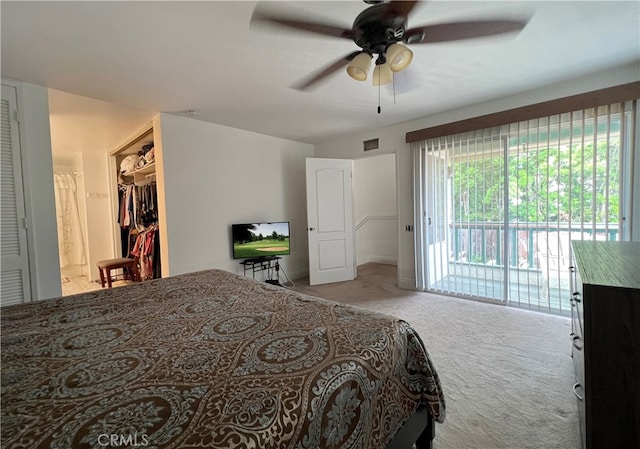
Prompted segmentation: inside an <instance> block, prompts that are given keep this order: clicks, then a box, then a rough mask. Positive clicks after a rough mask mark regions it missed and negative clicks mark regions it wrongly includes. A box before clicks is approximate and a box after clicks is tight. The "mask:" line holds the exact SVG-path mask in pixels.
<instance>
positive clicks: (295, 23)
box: [251, 10, 354, 39]
mask: <svg viewBox="0 0 640 449" xmlns="http://www.w3.org/2000/svg"><path fill="white" fill-rule="evenodd" d="M251 25H252V26H253V25H276V26H280V27H284V28H290V29H293V30H298V31H306V32H309V33H313V34H321V35H323V36H332V37H339V38H346V39H353V35H354V34H353V31H352V30H348V29H346V28H342V27H341V26H339V25H333V24H329V23H320V22H307V21H304V20H298V19H296V18H293V17H284V16H271V15H269V14H263V13H261V12H259V11H257V10H256V11H254V12H253V15H252V16H251Z"/></svg>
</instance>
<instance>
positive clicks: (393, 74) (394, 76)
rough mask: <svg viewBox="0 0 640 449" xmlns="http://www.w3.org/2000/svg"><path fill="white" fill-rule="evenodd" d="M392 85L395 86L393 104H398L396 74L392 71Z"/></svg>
mask: <svg viewBox="0 0 640 449" xmlns="http://www.w3.org/2000/svg"><path fill="white" fill-rule="evenodd" d="M391 83H392V84H391V87H393V104H396V75H395V73H393V72H392V73H391Z"/></svg>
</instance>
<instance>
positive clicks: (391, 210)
mask: <svg viewBox="0 0 640 449" xmlns="http://www.w3.org/2000/svg"><path fill="white" fill-rule="evenodd" d="M353 166H354V168H353V173H354V175H353V199H354V208H353V215H354V224H355V229H356V230H355V239H356V263H357V265H362V264H364V263H368V262H377V263H388V264H392V265H395V264H396V263H397V260H398V226H397V223H398V220H397V199H396V162H395V155H394V154H383V155H379V156H373V157H365V158H363V159H357V160H355V161H354V163H353Z"/></svg>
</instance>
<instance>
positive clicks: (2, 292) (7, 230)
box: [0, 85, 31, 306]
mask: <svg viewBox="0 0 640 449" xmlns="http://www.w3.org/2000/svg"><path fill="white" fill-rule="evenodd" d="M1 104H2V111H1V112H2V114H0V116H1V117H2V145H1V148H2V159H1V164H0V170H1V173H0V183H1V188H2V201H1V203H0V204H1V210H0V221H1V226H0V227H1V230H2V232H1V234H2V244H1V245H0V251H1V253H2V259H1V272H2V278H1V283H0V305H2V306H6V305H10V304H20V303H22V302H25V301H30V300H31V289H30V276H29V255H28V248H27V226H26V215H25V205H24V191H23V184H22V164H21V154H20V136H19V132H18V121H17V115H16V114H17V110H18V109H17V97H16V89H15V88H14V87H12V86H5V85H3V86H2V103H1Z"/></svg>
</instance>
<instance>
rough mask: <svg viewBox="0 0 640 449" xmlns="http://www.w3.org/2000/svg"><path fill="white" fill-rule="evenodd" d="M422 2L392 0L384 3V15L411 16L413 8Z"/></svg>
mask: <svg viewBox="0 0 640 449" xmlns="http://www.w3.org/2000/svg"><path fill="white" fill-rule="evenodd" d="M418 3H420V2H419V1H405V0H400V1H397V0H396V1H394V0H392V1H390V2H387V3H385V4H384V15H385V16H402V17H404V18H407V17H409V14H411V11H413V8H415V7H416V5H417V4H418Z"/></svg>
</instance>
